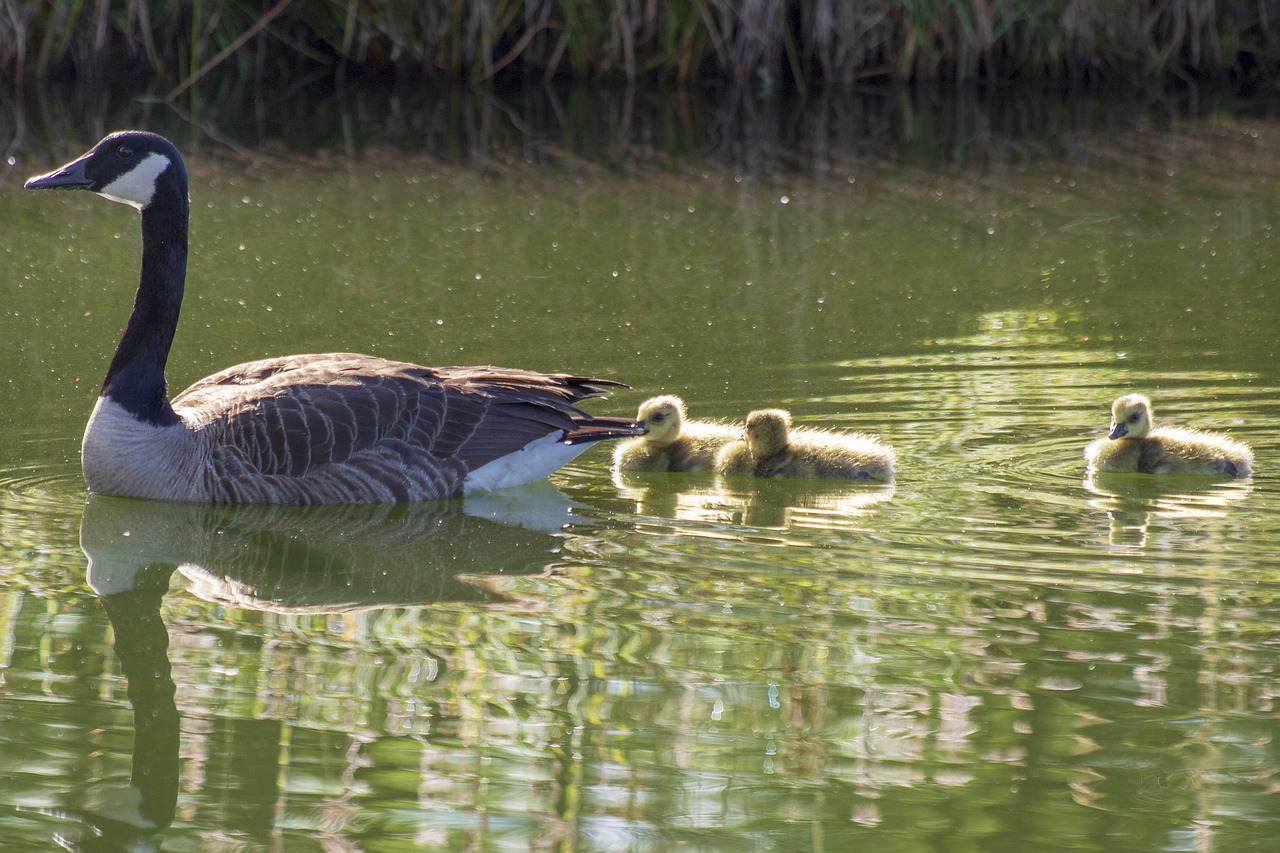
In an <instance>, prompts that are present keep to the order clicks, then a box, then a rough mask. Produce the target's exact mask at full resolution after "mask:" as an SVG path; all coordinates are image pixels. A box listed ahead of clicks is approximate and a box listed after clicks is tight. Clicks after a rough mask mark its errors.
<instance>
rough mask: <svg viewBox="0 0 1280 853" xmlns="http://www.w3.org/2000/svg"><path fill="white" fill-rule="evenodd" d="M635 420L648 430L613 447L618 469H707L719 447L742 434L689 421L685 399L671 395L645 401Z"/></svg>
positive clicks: (735, 429) (737, 429)
mask: <svg viewBox="0 0 1280 853" xmlns="http://www.w3.org/2000/svg"><path fill="white" fill-rule="evenodd" d="M636 420H637V421H638V422H639V424H640V425H641V426H643V427H644V428H645V429H646V430H648V432H647V433H646V434H645V435H642V436H640V437H639V438H631V439H628V440H626V441H624V442H622V443H621V444H619V445H618V446H617V447H616V448H615V449H614V451H613V464H614V466H615V467H616V468H617V469H618V470H620V471H709V470H711V468H712V467H713V466H714V465H715V462H716V453H718V452H719V450H720V448H721V447H724V446H725V445H726V444H728V443H729V442H731V441H733V440H734V439H736V438H737V437H738V436H739V435H741V434H742V429H741V428H740V427H734V426H730V425H729V424H722V423H716V422H714V421H691V420H688V414H687V412H686V411H685V407H684V400H681V399H680V398H679V397H676V396H672V395H664V396H661V397H650V398H649V399H648V400H645V401H644V402H643V403H641V404H640V410H639V411H638V412H637V413H636Z"/></svg>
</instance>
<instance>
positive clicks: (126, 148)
mask: <svg viewBox="0 0 1280 853" xmlns="http://www.w3.org/2000/svg"><path fill="white" fill-rule="evenodd" d="M116 156H117V157H119V158H120V159H121V160H129V159H131V158H132V157H133V147H132V146H130V145H121V146H119V147H118V148H116Z"/></svg>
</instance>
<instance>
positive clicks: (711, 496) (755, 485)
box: [613, 470, 894, 530]
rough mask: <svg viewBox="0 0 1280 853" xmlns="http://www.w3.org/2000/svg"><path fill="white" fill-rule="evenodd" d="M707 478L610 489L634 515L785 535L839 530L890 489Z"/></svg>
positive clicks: (627, 482)
mask: <svg viewBox="0 0 1280 853" xmlns="http://www.w3.org/2000/svg"><path fill="white" fill-rule="evenodd" d="M735 480H737V481H736V482H734V483H732V484H730V483H726V482H725V481H724V480H722V479H720V478H718V477H715V476H714V475H710V474H694V475H687V476H685V475H680V476H674V475H672V474H668V473H647V472H637V471H619V470H615V471H614V472H613V483H614V485H615V486H616V487H617V488H618V492H619V493H620V494H621V495H622V497H624V498H626V499H627V500H629V501H631V502H632V503H633V505H634V511H635V513H636V514H637V515H645V516H654V517H657V518H662V519H670V520H675V521H688V522H697V523H700V524H722V525H723V524H731V525H741V526H745V527H755V528H776V529H781V530H786V529H788V528H793V527H815V528H821V529H829V530H839V529H841V528H842V527H846V526H849V525H850V524H852V523H853V522H854V521H855V520H857V519H859V518H860V517H861V516H864V515H867V514H868V513H870V512H871V511H872V510H874V509H875V508H876V507H877V506H879V505H881V504H883V503H885V502H886V501H888V500H890V499H891V498H892V497H893V492H894V484H893V483H858V484H851V483H849V482H847V481H830V480H782V479H780V480H775V479H759V480H750V479H739V478H735Z"/></svg>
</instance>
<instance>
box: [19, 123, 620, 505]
mask: <svg viewBox="0 0 1280 853" xmlns="http://www.w3.org/2000/svg"><path fill="white" fill-rule="evenodd" d="M26 188H27V189H29V190H39V189H83V190H89V191H90V192H95V193H97V194H98V195H101V196H103V197H104V198H108V199H111V200H112V201H118V202H122V203H124V204H128V205H132V206H133V207H136V208H138V210H139V211H141V213H142V272H141V278H140V281H139V284H138V292H137V296H136V297H135V300H134V306H133V313H132V314H131V315H130V317H129V322H128V325H127V326H126V327H125V330H124V335H123V337H122V338H121V339H120V343H119V345H118V346H117V347H116V352H115V357H114V358H113V359H112V360H111V365H110V367H109V368H108V370H107V376H106V379H105V380H104V382H103V383H102V392H101V394H100V396H99V397H98V403H97V405H96V406H95V407H94V410H93V415H92V416H91V417H90V418H89V424H88V426H87V427H86V429H85V434H84V444H83V447H82V450H81V463H82V466H83V468H84V476H85V481H86V482H87V483H88V486H89V490H90V491H91V492H97V493H102V494H110V495H122V496H127V497H139V498H154V499H160V500H178V501H201V502H213V503H282V504H283V503H289V504H343V503H390V502H402V501H417V500H426V499H433V498H449V497H454V496H457V495H460V494H464V493H470V492H476V491H483V490H488V489H494V488H500V487H505V486H515V485H520V484H522V483H527V482H531V481H533V480H537V479H540V478H542V477H545V476H547V475H548V474H550V473H551V472H552V471H554V470H555V469H556V468H559V467H560V466H561V465H564V464H565V463H567V462H568V461H569V460H571V459H573V458H574V457H575V456H577V455H578V454H579V453H581V452H582V451H583V450H585V449H586V448H587V447H589V446H590V445H591V444H592V443H593V442H595V441H599V440H601V439H607V438H618V437H623V436H634V435H640V434H642V433H643V429H642V428H640V427H638V426H636V425H635V424H634V423H633V422H631V421H628V420H624V419H621V418H592V417H590V416H588V415H586V414H584V413H582V412H580V411H579V410H578V409H576V408H575V407H574V404H575V403H577V402H578V401H579V400H582V399H583V398H586V397H589V396H591V395H593V394H598V393H601V392H603V391H604V389H605V388H606V387H608V386H618V385H619V383H617V382H612V381H609V380H602V379H591V378H588V377H584V376H572V375H568V374H542V373H533V372H529V371H523V370H506V369H503V368H498V367H440V368H431V367H420V366H418V365H415V364H407V363H404V362H398V361H387V360H385V359H381V358H375V357H373V356H368V355H355V354H350V353H328V354H323V355H292V356H284V357H282V358H271V359H265V360H263V361H254V362H249V363H248V364H241V365H237V366H236V367H231V368H228V369H226V370H224V371H222V372H221V373H216V374H214V375H213V376H209V377H207V378H205V379H201V380H200V381H198V382H196V383H195V384H194V385H192V386H191V387H190V388H188V389H187V390H186V391H183V392H182V393H181V394H179V395H178V396H177V397H175V398H174V399H173V400H172V401H170V400H169V398H168V396H167V393H166V388H165V379H164V368H165V361H166V360H167V358H168V356H169V347H170V345H171V343H172V342H173V336H174V331H175V330H176V329H177V326H178V312H179V309H180V308H181V305H182V290H183V284H184V279H185V278H186V268H187V227H188V219H189V215H190V206H189V201H188V197H187V173H186V169H185V167H184V166H183V163H182V158H181V156H180V155H179V154H178V151H177V149H176V148H175V147H174V146H173V144H172V143H170V142H169V141H168V140H167V139H165V138H164V137H161V136H157V135H155V134H153V133H145V132H142V131H123V132H120V133H113V134H111V135H110V136H108V137H106V138H105V139H103V140H102V141H101V142H99V143H98V144H97V145H95V146H94V147H93V149H92V150H90V151H89V152H88V153H86V154H84V155H83V156H82V157H80V158H79V159H77V160H75V161H73V162H71V163H68V164H67V165H65V166H63V167H62V168H60V169H57V170H56V171H53V172H50V173H48V174H46V175H40V176H38V177H34V178H32V179H31V180H29V181H27V183H26Z"/></svg>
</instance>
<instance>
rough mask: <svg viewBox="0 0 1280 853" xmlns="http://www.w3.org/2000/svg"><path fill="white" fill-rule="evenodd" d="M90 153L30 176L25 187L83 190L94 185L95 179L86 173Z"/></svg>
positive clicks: (31, 188) (30, 188)
mask: <svg viewBox="0 0 1280 853" xmlns="http://www.w3.org/2000/svg"><path fill="white" fill-rule="evenodd" d="M88 162H89V155H87V154H86V155H85V156H83V157H81V158H80V159H79V160H74V161H72V162H70V163H68V164H67V165H65V166H62V167H60V168H58V169H54V170H53V171H52V172H49V173H48V174H44V175H36V176H35V177H34V178H28V179H27V182H26V183H25V184H23V189H28V190H83V189H88V188H89V187H90V186H92V185H93V181H92V180H90V179H89V177H88V176H87V175H86V174H85V173H84V170H85V166H86V165H88Z"/></svg>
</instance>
